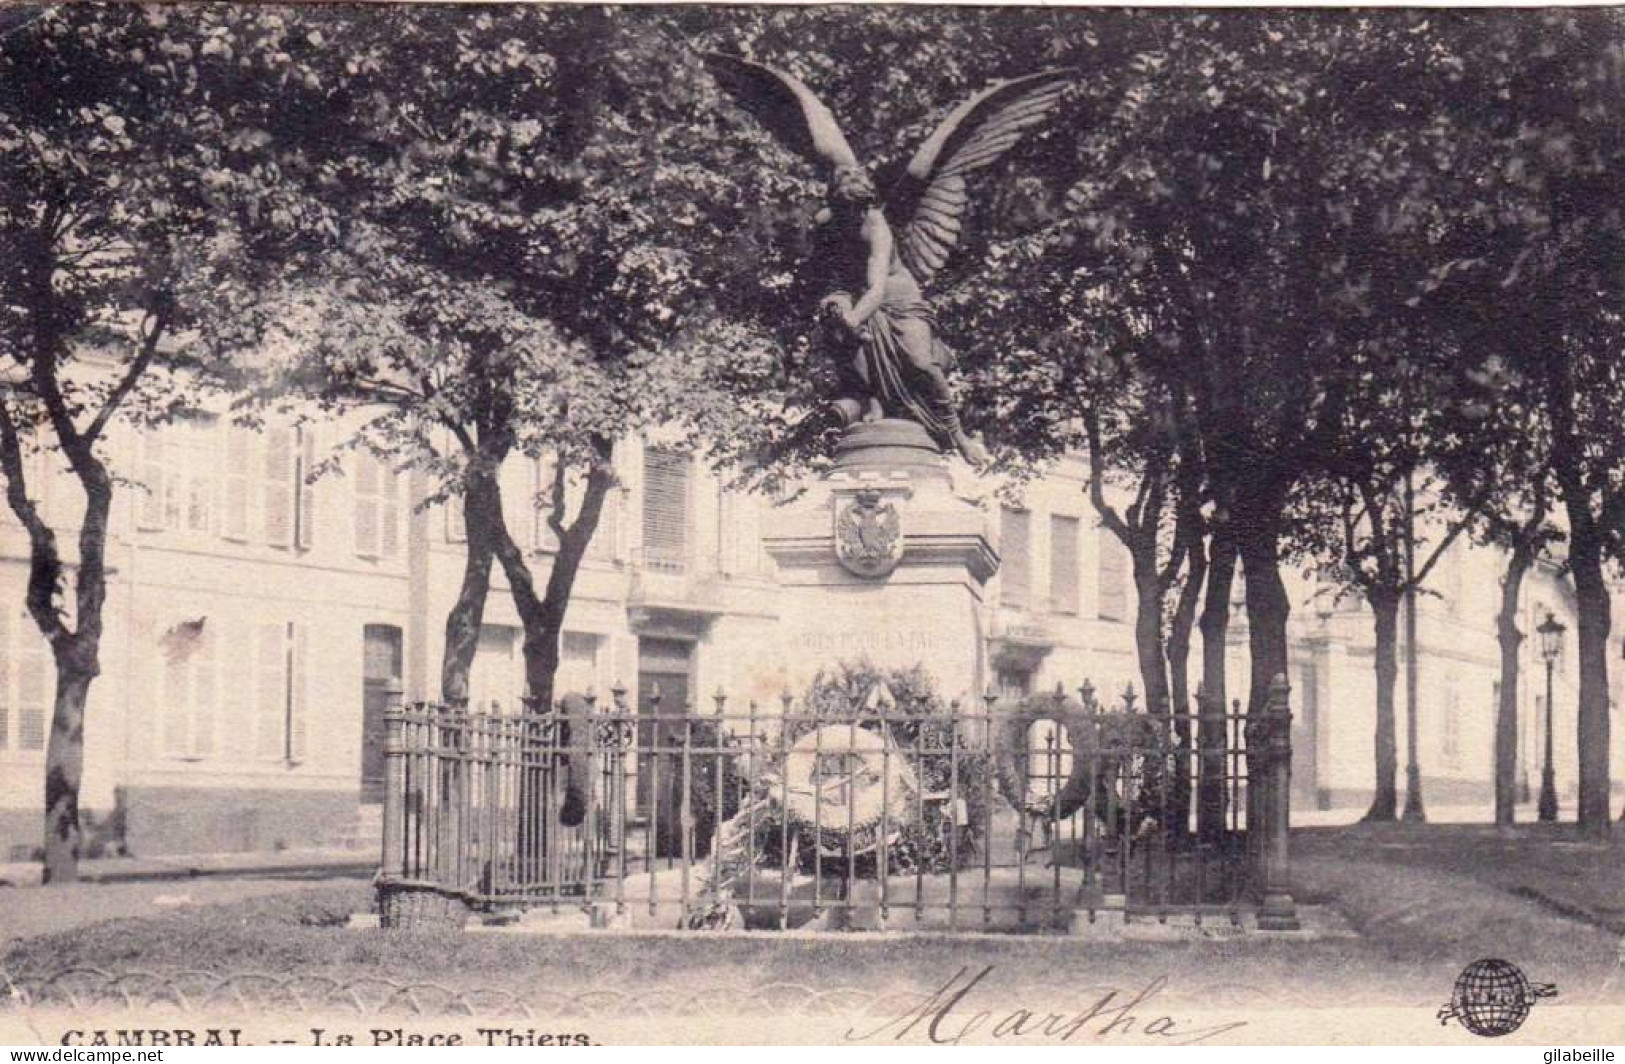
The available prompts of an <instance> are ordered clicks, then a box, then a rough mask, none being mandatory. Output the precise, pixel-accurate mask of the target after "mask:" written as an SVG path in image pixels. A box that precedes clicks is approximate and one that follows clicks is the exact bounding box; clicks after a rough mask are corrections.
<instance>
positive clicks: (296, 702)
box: [288, 623, 310, 761]
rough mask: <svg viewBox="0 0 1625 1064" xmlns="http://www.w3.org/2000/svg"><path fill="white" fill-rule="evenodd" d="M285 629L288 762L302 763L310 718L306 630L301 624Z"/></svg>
mask: <svg viewBox="0 0 1625 1064" xmlns="http://www.w3.org/2000/svg"><path fill="white" fill-rule="evenodd" d="M288 627H289V628H290V629H291V634H292V636H293V638H292V640H291V642H290V644H289V647H288V650H289V667H288V760H290V761H303V760H305V754H306V750H307V749H308V743H307V731H308V728H307V721H308V720H309V719H310V713H309V702H310V639H309V634H310V630H309V628H308V627H307V626H305V625H303V624H294V623H290V624H289V625H288Z"/></svg>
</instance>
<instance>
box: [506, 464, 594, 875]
mask: <svg viewBox="0 0 1625 1064" xmlns="http://www.w3.org/2000/svg"><path fill="white" fill-rule="evenodd" d="M613 448H614V444H613V443H612V442H610V441H601V442H600V445H599V448H598V450H599V462H598V463H596V464H595V465H594V466H593V467H592V469H591V470H590V471H589V472H588V475H587V487H586V491H585V492H583V493H582V500H581V509H580V511H579V512H578V513H577V515H576V519H575V521H573V522H571V523H569V524H566V523H565V521H564V516H565V503H564V499H565V487H566V481H565V473H566V466H565V463H564V461H563V460H562V459H560V461H559V463H558V466H557V473H556V475H555V478H554V482H553V514H552V517H551V519H550V521H549V524H550V526H551V527H552V529H553V533H554V535H555V536H556V537H557V538H558V550H557V552H556V553H555V554H554V556H553V565H552V568H551V570H550V571H549V573H548V578H547V589H546V591H545V592H544V593H543V594H542V595H540V596H538V595H537V593H536V582H535V577H534V576H533V575H532V573H531V571H530V565H529V563H528V562H527V561H526V559H525V556H524V552H523V551H521V550H520V549H519V547H518V545H517V544H516V543H514V541H513V536H512V535H511V534H510V533H509V531H508V527H507V524H506V523H505V522H503V521H502V517H501V513H502V508H501V506H500V504H499V505H498V506H497V507H496V535H495V537H494V542H495V544H496V552H497V559H498V560H499V561H500V562H501V563H502V571H503V573H504V574H505V575H506V576H507V577H508V586H509V588H510V590H511V592H512V594H513V601H514V608H515V609H516V610H517V611H518V613H519V620H520V623H522V624H523V625H524V628H525V644H524V655H525V687H526V698H527V704H528V708H529V710H530V712H532V713H535V714H537V715H546V714H550V713H552V712H553V709H554V705H555V701H556V700H555V698H554V681H555V679H556V677H557V676H558V671H559V639H560V637H561V635H562V634H563V631H564V617H565V613H566V612H567V610H568V609H569V606H570V596H571V594H572V593H573V592H574V591H575V582H576V576H577V574H578V573H579V572H580V570H581V559H582V558H583V557H584V556H585V555H586V553H587V545H588V544H589V543H591V542H592V537H593V533H595V532H596V531H597V530H598V521H599V519H600V518H601V517H602V516H603V510H604V499H605V497H606V496H608V494H609V489H610V488H611V487H612V486H613V485H614V483H615V476H614V473H613V471H612V468H611V466H610V460H611V458H612V457H613V455H614V450H613ZM586 708H587V707H586V704H585V702H583V701H580V700H576V699H570V700H568V703H567V704H566V705H565V706H564V709H565V711H566V720H565V722H564V727H563V729H562V730H561V731H560V732H559V733H558V737H557V740H556V741H555V749H556V751H557V756H558V757H559V761H560V767H561V768H562V769H563V771H564V800H563V803H562V805H561V806H560V808H559V810H558V817H559V821H560V823H562V824H563V825H564V826H565V827H575V826H577V825H579V824H580V823H581V822H582V820H583V819H584V817H585V812H586V805H585V802H586V788H587V787H589V786H590V781H589V780H588V779H587V772H586V767H587V758H586V756H585V754H586V751H585V749H579V752H578V748H583V747H584V746H585V744H586V743H587V742H589V741H590V736H589V731H588V728H587V726H586V722H585V720H584V719H582V718H583V717H584V715H585V711H586ZM528 786H529V787H530V788H532V789H534V787H535V786H536V784H535V783H532V784H529V785H528ZM534 830H536V831H537V832H538V836H537V838H538V839H545V837H546V832H547V831H548V830H549V825H547V824H545V823H538V824H536V825H534ZM544 847H545V842H535V841H532V840H531V839H530V838H529V837H527V836H526V835H525V834H524V832H523V831H522V832H521V838H520V849H521V852H522V855H524V856H525V858H526V860H527V862H528V861H529V860H530V859H531V858H532V857H534V856H539V855H540V854H541V853H542V852H543V848H544Z"/></svg>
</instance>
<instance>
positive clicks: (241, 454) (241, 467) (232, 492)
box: [220, 425, 254, 540]
mask: <svg viewBox="0 0 1625 1064" xmlns="http://www.w3.org/2000/svg"><path fill="white" fill-rule="evenodd" d="M225 432H226V446H225V458H224V463H225V469H224V472H223V473H222V476H221V496H222V500H221V505H222V508H223V510H224V513H223V514H222V516H221V522H220V534H221V535H222V536H224V537H225V538H226V539H235V540H247V539H248V520H249V519H248V512H249V506H250V502H249V491H250V489H249V477H250V476H251V475H252V472H253V442H254V438H253V437H252V436H251V435H249V433H248V430H246V429H244V428H242V427H240V426H238V425H227V426H226V427H225Z"/></svg>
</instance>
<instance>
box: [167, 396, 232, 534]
mask: <svg viewBox="0 0 1625 1064" xmlns="http://www.w3.org/2000/svg"><path fill="white" fill-rule="evenodd" d="M216 430H217V422H216V419H215V418H213V417H210V416H204V415H196V416H193V417H190V418H188V419H187V420H186V422H185V429H184V433H183V435H182V440H183V446H182V447H181V449H180V458H181V461H180V463H179V464H178V466H177V468H176V471H175V472H176V476H175V480H176V482H177V483H179V484H181V485H182V491H181V506H182V507H183V513H182V520H183V522H184V525H183V527H184V528H185V529H186V531H188V532H203V533H207V532H209V531H211V530H212V528H213V526H214V508H215V505H216V502H217V500H216V498H215V492H216V491H217V490H218V484H219V476H218V474H219V469H220V458H221V454H220V451H221V448H220V446H219V444H220V438H219V435H218V434H217V431H216Z"/></svg>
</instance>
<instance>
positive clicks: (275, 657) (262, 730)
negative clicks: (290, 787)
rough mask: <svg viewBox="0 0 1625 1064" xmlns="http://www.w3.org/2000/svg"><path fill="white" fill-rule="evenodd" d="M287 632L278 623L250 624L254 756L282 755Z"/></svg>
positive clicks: (286, 704) (285, 707) (277, 756)
mask: <svg viewBox="0 0 1625 1064" xmlns="http://www.w3.org/2000/svg"><path fill="white" fill-rule="evenodd" d="M287 641H288V640H287V632H286V630H285V629H284V627H283V626H282V625H281V624H257V625H255V626H254V660H253V664H254V756H256V757H258V758H261V759H263V760H275V759H277V758H280V757H282V755H283V731H284V728H285V727H286V725H287V712H288V703H287V690H286V687H285V684H284V671H285V669H286V666H287V655H286V650H285V646H286V644H287Z"/></svg>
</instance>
